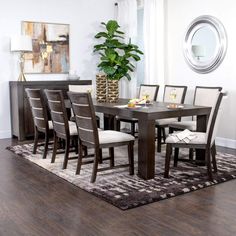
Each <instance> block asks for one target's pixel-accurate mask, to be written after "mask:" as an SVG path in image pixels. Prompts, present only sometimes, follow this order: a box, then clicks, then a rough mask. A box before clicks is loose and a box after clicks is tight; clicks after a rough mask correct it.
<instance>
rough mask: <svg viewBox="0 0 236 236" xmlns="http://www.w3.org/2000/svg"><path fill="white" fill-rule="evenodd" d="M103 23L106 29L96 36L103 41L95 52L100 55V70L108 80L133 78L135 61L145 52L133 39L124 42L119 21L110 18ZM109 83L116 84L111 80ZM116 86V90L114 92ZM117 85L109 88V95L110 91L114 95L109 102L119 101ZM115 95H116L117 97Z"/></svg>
mask: <svg viewBox="0 0 236 236" xmlns="http://www.w3.org/2000/svg"><path fill="white" fill-rule="evenodd" d="M101 24H102V25H103V26H105V29H106V30H105V31H101V32H99V33H97V34H96V35H95V38H96V39H102V40H103V41H102V42H101V43H99V44H97V45H95V46H94V52H98V53H99V55H100V63H99V64H98V68H99V70H100V71H102V72H104V73H105V74H106V76H107V80H108V81H109V80H116V81H119V80H120V79H121V78H123V77H126V78H127V79H128V80H131V76H130V72H133V71H134V69H135V66H134V65H133V63H134V62H135V61H139V60H140V59H141V58H140V56H139V55H140V54H143V53H142V52H141V51H140V50H139V49H138V46H136V45H134V44H132V43H131V39H130V40H129V42H128V43H125V42H124V37H123V35H124V32H122V31H120V30H119V28H120V26H119V25H118V23H117V21H115V20H109V21H108V22H107V23H104V22H102V23H101ZM109 84H113V85H114V83H110V82H109ZM115 84H118V82H117V83H115ZM115 87H116V88H117V91H116V92H114V88H115ZM115 87H114V86H112V89H108V90H107V93H108V97H109V96H110V95H109V92H110V91H111V92H112V95H111V96H112V97H113V98H112V99H111V100H109V99H108V100H107V101H108V102H117V100H118V98H119V91H118V86H115ZM113 95H116V98H115V97H114V96H113Z"/></svg>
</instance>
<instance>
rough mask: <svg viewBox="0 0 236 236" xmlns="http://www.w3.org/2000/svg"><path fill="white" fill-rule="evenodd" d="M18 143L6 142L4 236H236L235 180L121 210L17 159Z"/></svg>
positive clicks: (0, 229) (0, 148) (0, 233)
mask: <svg viewBox="0 0 236 236" xmlns="http://www.w3.org/2000/svg"><path fill="white" fill-rule="evenodd" d="M12 143H15V141H14V140H11V139H5V140H0V160H1V162H0V163H1V164H0V236H8V235H9V236H21V235H27V236H28V235H30V236H34V235H37V236H38V235H43V236H47V235H48V236H58V235H66V236H68V235H70V236H73V235H78V236H84V235H85V236H87V235H88V236H100V235H109V236H116V235H117V236H118V235H119V236H121V235H122V236H123V235H127V236H128V235H129V236H130V235H133V236H137V235H147V236H152V235H155V236H158V235H162V236H163V235H164V236H166V235H167V236H175V235H181V236H182V235H188V236H190V235H204V236H206V235H212V236H213V235H214V236H217V235H219V236H227V235H236V181H235V180H233V181H230V182H227V183H223V184H219V185H217V186H213V187H209V188H206V189H202V190H199V191H196V192H192V193H188V194H185V195H182V196H178V197H174V198H172V199H167V200H163V201H160V202H156V203H152V204H149V205H145V206H142V207H138V208H135V209H131V210H128V211H121V210H119V209H117V208H116V207H114V206H112V205H110V204H108V203H106V202H105V201H102V200H100V199H99V198H97V197H95V196H92V195H91V194H89V193H87V192H85V191H83V190H80V189H79V188H77V187H75V186H73V185H71V184H70V183H68V182H66V181H64V180H62V179H60V178H59V177H57V176H55V175H53V174H51V173H49V172H48V171H46V170H44V169H42V168H40V167H38V166H36V165H34V164H32V163H30V162H28V161H27V160H24V159H19V158H16V157H15V156H14V154H12V153H11V152H9V151H7V150H5V147H6V146H9V145H11V144H12ZM221 150H222V151H227V152H231V153H234V154H236V150H230V149H222V148H221Z"/></svg>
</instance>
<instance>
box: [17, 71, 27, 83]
mask: <svg viewBox="0 0 236 236" xmlns="http://www.w3.org/2000/svg"><path fill="white" fill-rule="evenodd" d="M18 81H21V82H24V81H26V79H25V75H24V74H23V73H20V75H19V77H18Z"/></svg>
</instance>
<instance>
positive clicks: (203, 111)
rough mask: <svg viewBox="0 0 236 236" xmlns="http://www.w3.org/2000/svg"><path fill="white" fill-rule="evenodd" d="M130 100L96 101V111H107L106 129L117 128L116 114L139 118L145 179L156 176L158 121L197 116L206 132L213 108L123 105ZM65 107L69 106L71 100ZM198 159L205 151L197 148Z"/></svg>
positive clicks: (140, 159) (141, 173) (140, 158)
mask: <svg viewBox="0 0 236 236" xmlns="http://www.w3.org/2000/svg"><path fill="white" fill-rule="evenodd" d="M128 101H129V99H119V101H118V102H117V103H109V102H105V103H99V102H97V101H96V99H94V100H93V104H94V109H95V111H96V112H101V113H103V114H104V128H105V129H114V118H115V116H117V115H118V116H122V117H127V118H137V119H138V127H139V132H138V175H139V176H140V177H141V178H143V179H153V178H154V175H155V120H157V119H164V118H173V117H183V116H197V131H198V132H205V131H206V126H207V119H208V117H209V114H210V111H211V107H203V106H194V105H189V104H184V105H183V107H182V108H174V109H170V108H168V105H169V104H168V103H163V102H153V103H152V104H150V105H148V106H147V107H144V106H143V105H142V106H138V107H135V108H128V107H120V106H122V105H126V104H127V103H128ZM66 106H67V107H69V106H70V105H69V104H68V101H67V102H66ZM196 159H197V160H199V161H203V160H205V152H204V150H196Z"/></svg>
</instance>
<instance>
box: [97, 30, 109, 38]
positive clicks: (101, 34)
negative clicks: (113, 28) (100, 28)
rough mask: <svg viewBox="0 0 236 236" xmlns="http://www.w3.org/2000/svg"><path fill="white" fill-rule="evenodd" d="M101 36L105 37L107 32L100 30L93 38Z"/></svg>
mask: <svg viewBox="0 0 236 236" xmlns="http://www.w3.org/2000/svg"><path fill="white" fill-rule="evenodd" d="M101 37H104V38H107V37H108V34H107V33H105V32H100V33H97V34H96V35H95V38H96V39H99V38H101Z"/></svg>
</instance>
